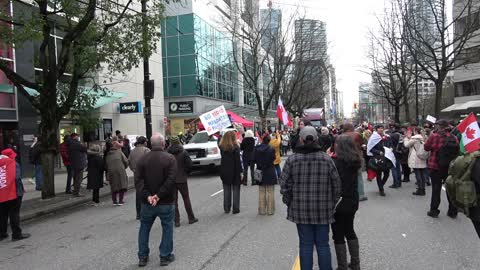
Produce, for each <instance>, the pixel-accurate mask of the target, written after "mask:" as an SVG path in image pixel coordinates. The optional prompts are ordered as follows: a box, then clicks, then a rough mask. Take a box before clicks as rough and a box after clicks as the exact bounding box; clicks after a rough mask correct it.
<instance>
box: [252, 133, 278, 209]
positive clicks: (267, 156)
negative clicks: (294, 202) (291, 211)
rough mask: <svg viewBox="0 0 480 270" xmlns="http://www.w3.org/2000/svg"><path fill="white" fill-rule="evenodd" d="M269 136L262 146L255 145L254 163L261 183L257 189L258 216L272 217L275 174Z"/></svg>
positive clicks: (272, 150) (273, 151)
mask: <svg viewBox="0 0 480 270" xmlns="http://www.w3.org/2000/svg"><path fill="white" fill-rule="evenodd" d="M269 143H270V136H265V138H264V139H263V141H262V144H260V145H257V146H256V147H255V151H254V155H253V156H254V162H255V164H256V165H257V169H258V170H261V171H262V181H260V183H259V187H258V194H259V195H258V214H259V215H273V214H274V213H275V185H276V184H277V173H276V171H275V164H274V163H275V158H276V157H275V150H274V149H273V148H272V147H270V145H269Z"/></svg>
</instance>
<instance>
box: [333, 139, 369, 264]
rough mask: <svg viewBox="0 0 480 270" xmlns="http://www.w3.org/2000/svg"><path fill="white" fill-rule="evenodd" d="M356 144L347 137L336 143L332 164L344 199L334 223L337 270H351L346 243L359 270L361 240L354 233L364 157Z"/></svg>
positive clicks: (336, 212)
mask: <svg viewBox="0 0 480 270" xmlns="http://www.w3.org/2000/svg"><path fill="white" fill-rule="evenodd" d="M355 144H356V143H355V142H354V141H353V139H352V137H350V136H349V135H348V134H345V135H340V136H339V137H337V139H336V140H335V153H334V155H333V161H334V162H335V166H336V167H337V170H338V173H339V175H340V179H341V181H342V199H341V201H340V203H339V204H338V205H337V207H336V209H335V216H334V217H335V222H334V223H333V224H332V232H333V241H334V243H335V252H336V254H337V262H338V268H337V270H348V269H349V268H348V266H347V246H346V245H345V239H347V243H348V250H349V251H350V257H351V264H350V268H351V269H353V270H360V253H359V244H358V238H357V235H356V233H355V230H354V228H353V227H354V223H355V222H354V219H355V213H356V212H357V210H358V201H359V200H358V199H359V196H358V187H357V184H358V175H357V174H358V173H359V171H360V167H361V166H362V155H361V152H360V151H358V148H357V146H356V145H355Z"/></svg>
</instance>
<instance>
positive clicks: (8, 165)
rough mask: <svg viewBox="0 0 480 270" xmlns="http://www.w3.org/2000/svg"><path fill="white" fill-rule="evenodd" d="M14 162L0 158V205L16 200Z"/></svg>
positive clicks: (5, 157) (4, 157) (3, 157)
mask: <svg viewBox="0 0 480 270" xmlns="http://www.w3.org/2000/svg"><path fill="white" fill-rule="evenodd" d="M15 166H16V164H15V160H13V159H11V158H8V157H7V156H4V155H2V156H0V203H2V202H6V201H11V200H14V199H16V198H17V187H16V185H15V174H16V171H15Z"/></svg>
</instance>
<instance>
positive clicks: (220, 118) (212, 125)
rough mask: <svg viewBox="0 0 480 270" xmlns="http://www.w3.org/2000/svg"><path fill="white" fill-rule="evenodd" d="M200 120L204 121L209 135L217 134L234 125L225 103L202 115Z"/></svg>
mask: <svg viewBox="0 0 480 270" xmlns="http://www.w3.org/2000/svg"><path fill="white" fill-rule="evenodd" d="M200 121H202V124H203V126H204V127H205V130H206V131H207V133H208V135H212V134H215V133H216V132H218V131H221V130H222V129H224V128H227V127H229V126H231V125H232V122H230V118H229V117H228V114H227V110H225V107H224V106H223V105H222V106H220V107H218V108H216V109H213V110H211V111H209V112H206V113H204V114H202V115H200Z"/></svg>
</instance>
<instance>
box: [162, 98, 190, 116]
mask: <svg viewBox="0 0 480 270" xmlns="http://www.w3.org/2000/svg"><path fill="white" fill-rule="evenodd" d="M168 107H169V112H170V113H171V114H175V113H193V101H179V102H170V103H169V106H168Z"/></svg>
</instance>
